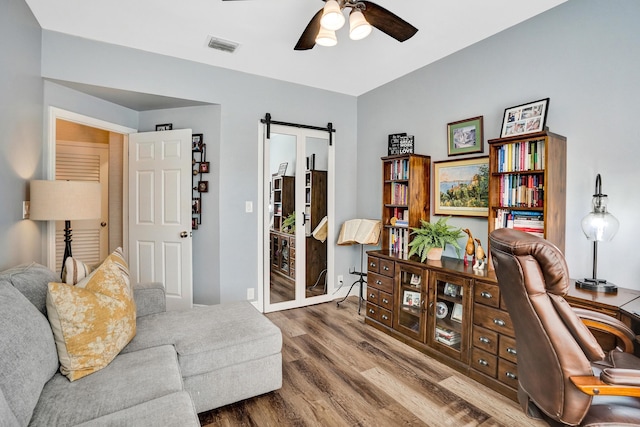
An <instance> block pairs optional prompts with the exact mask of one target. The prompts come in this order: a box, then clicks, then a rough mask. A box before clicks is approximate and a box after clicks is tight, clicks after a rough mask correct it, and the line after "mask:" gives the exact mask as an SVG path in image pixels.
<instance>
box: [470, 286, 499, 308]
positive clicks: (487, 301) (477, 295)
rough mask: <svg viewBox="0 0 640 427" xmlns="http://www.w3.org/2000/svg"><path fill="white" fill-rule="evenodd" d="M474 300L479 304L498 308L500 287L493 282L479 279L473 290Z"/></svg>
mask: <svg viewBox="0 0 640 427" xmlns="http://www.w3.org/2000/svg"><path fill="white" fill-rule="evenodd" d="M473 300H474V301H475V302H477V303H479V304H484V305H488V306H491V307H496V308H498V307H500V288H499V287H498V286H497V285H493V284H491V283H484V282H478V281H477V282H476V285H475V287H474V291H473Z"/></svg>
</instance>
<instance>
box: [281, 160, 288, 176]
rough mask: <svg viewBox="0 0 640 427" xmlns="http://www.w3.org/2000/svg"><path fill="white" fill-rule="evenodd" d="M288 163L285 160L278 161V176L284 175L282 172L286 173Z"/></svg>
mask: <svg viewBox="0 0 640 427" xmlns="http://www.w3.org/2000/svg"><path fill="white" fill-rule="evenodd" d="M288 164H289V163H287V162H283V163H280V166H279V167H278V176H284V174H285V173H287V165H288Z"/></svg>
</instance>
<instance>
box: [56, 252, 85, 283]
mask: <svg viewBox="0 0 640 427" xmlns="http://www.w3.org/2000/svg"><path fill="white" fill-rule="evenodd" d="M92 270H93V268H91V266H90V265H89V264H86V263H84V262H82V261H80V260H78V259H75V258H73V257H69V258H67V259H66V260H65V261H64V269H63V270H62V281H63V282H64V283H66V284H67V285H75V284H77V283H78V282H80V281H81V280H82V279H84V278H85V277H87V276H88V275H89V273H91V271H92Z"/></svg>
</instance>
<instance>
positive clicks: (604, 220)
mask: <svg viewBox="0 0 640 427" xmlns="http://www.w3.org/2000/svg"><path fill="white" fill-rule="evenodd" d="M619 227H620V222H619V221H618V219H617V218H616V217H615V216H613V215H611V214H610V213H607V212H591V213H589V214H588V215H587V216H585V217H584V218H582V231H583V232H584V235H585V236H587V240H591V241H596V242H608V241H610V240H611V239H613V236H615V234H616V232H617V231H618V228H619Z"/></svg>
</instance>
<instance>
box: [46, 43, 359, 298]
mask: <svg viewBox="0 0 640 427" xmlns="http://www.w3.org/2000/svg"><path fill="white" fill-rule="evenodd" d="M42 40H43V46H42V76H43V77H45V78H48V79H59V80H65V81H71V82H78V83H86V84H92V85H96V86H103V87H108V88H115V89H121V90H127V91H135V92H142V93H148V94H154V95H163V96H169V97H174V98H183V99H188V100H196V101H202V102H207V103H211V104H218V105H220V111H221V114H220V123H219V124H220V146H219V155H220V162H219V164H220V169H219V177H220V179H219V183H218V185H219V223H220V227H219V242H220V261H219V265H220V267H219V268H220V273H219V279H220V301H221V302H225V301H233V300H242V299H246V295H247V291H246V290H247V288H255V287H256V285H257V283H258V271H257V259H258V256H259V248H258V242H257V239H256V236H258V233H259V222H260V221H259V219H258V217H257V212H256V211H255V210H254V212H253V213H245V212H244V207H245V201H253V202H254V205H256V203H257V199H258V191H259V188H258V187H259V185H258V183H259V177H258V162H260V161H261V159H259V158H258V123H259V120H260V119H261V118H262V117H264V115H265V113H267V112H269V113H271V115H272V117H273V119H274V120H279V121H287V122H293V123H304V124H309V125H315V126H324V125H326V124H327V123H328V122H332V123H333V125H334V127H335V128H336V129H337V132H336V141H337V144H336V182H337V183H338V188H339V191H338V192H337V193H336V224H341V223H342V222H343V221H344V220H346V219H349V218H353V217H354V215H355V212H356V196H355V194H356V171H355V167H354V164H355V161H356V159H357V154H356V137H357V134H356V127H355V125H354V123H355V122H356V98H355V97H351V96H346V95H341V94H337V93H333V92H328V91H323V90H318V89H313V88H308V87H304V86H300V85H294V84H290V83H286V82H282V81H277V80H273V79H266V78H261V77H256V76H252V75H248V74H243V73H238V72H234V71H230V70H225V69H222V68H216V67H211V66H207V65H203V64H198V63H194V62H189V61H185V60H181V59H177V58H171V57H167V56H162V55H157V54H152V53H148V52H143V51H139V50H135V49H129V48H124V47H121V46H115V45H109V44H104V43H99V42H94V41H90V40H86V39H81V38H77V37H73V36H68V35H64V34H60V33H55V32H50V31H43V36H42ZM310 100H312V101H311V102H310ZM48 105H55V100H52V99H49V100H48V101H47V103H46V105H45V107H47V106H48ZM303 106H304V107H303ZM97 118H100V119H104V118H103V117H100V116H98V117H97ZM120 124H122V123H120ZM207 218H208V217H207V216H206V215H205V217H204V218H203V220H204V221H205V224H204V226H203V230H202V231H204V233H200V234H199V235H200V236H202V239H203V240H210V239H213V238H216V237H217V236H216V235H215V234H214V233H213V227H214V225H213V224H208V223H207V221H209V219H207ZM207 230H209V232H211V233H212V234H207ZM198 231H200V230H198ZM337 231H338V229H337V228H336V236H334V239H335V238H337ZM204 256H205V259H204V261H203V262H209V261H211V260H212V259H213V255H212V254H208V253H205V254H204ZM356 262H358V263H359V261H358V252H357V251H356V250H355V249H354V248H351V247H339V248H337V249H336V269H335V274H336V275H338V274H344V275H348V270H349V267H351V266H354V265H356ZM195 268H198V265H196V266H195ZM194 292H198V293H200V291H196V290H195V289H194ZM196 302H199V303H211V302H213V301H196Z"/></svg>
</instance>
